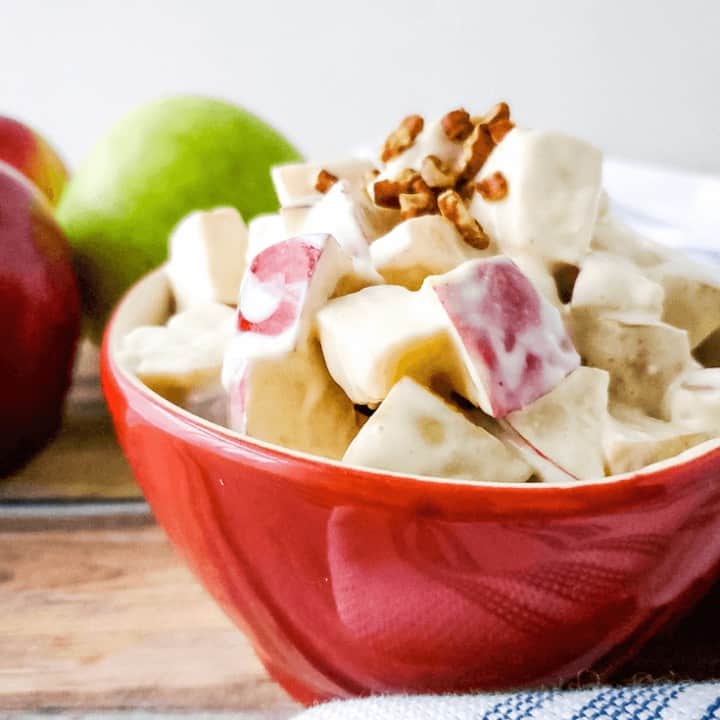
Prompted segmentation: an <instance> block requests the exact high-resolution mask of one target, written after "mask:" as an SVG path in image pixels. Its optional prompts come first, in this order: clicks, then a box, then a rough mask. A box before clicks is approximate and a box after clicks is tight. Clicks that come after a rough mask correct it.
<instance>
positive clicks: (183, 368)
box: [118, 304, 235, 406]
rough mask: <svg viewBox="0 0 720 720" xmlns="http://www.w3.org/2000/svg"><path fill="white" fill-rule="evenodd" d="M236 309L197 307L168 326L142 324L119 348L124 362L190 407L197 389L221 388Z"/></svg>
mask: <svg viewBox="0 0 720 720" xmlns="http://www.w3.org/2000/svg"><path fill="white" fill-rule="evenodd" d="M234 324H235V312H234V310H233V309H232V308H230V307H228V306H227V305H220V304H208V305H196V306H194V307H193V308H192V309H190V310H186V311H184V312H182V313H179V314H178V315H174V316H173V317H171V318H170V320H169V321H168V323H167V325H164V326H163V325H158V326H148V327H139V328H136V329H134V330H132V331H131V332H130V333H128V334H127V335H126V336H125V337H124V338H123V341H122V344H121V346H120V349H119V351H118V358H119V360H120V363H121V364H122V365H123V366H124V367H125V368H127V369H128V370H129V371H130V372H132V373H134V374H135V375H136V376H137V377H138V378H139V379H140V380H141V381H142V382H143V383H144V384H145V385H147V386H148V387H149V388H150V389H151V390H154V391H155V392H157V393H158V394H159V395H162V396H163V397H165V398H167V399H168V400H171V401H172V402H175V403H177V404H179V405H183V406H186V404H187V401H188V398H189V396H190V395H191V394H192V393H198V394H204V395H208V394H215V393H216V391H218V390H220V372H221V369H222V363H223V354H224V352H225V349H226V347H227V345H228V343H229V342H230V339H231V337H232V334H233V329H234Z"/></svg>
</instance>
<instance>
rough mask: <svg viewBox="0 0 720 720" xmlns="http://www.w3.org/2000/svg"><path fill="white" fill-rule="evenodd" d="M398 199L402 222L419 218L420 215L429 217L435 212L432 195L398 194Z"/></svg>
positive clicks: (435, 206)
mask: <svg viewBox="0 0 720 720" xmlns="http://www.w3.org/2000/svg"><path fill="white" fill-rule="evenodd" d="M398 199H399V201H400V216H401V217H402V219H403V220H409V219H410V218H414V217H420V215H431V214H432V213H434V212H436V210H437V205H436V203H435V196H434V195H433V194H432V193H425V192H417V193H400V196H399V198H398Z"/></svg>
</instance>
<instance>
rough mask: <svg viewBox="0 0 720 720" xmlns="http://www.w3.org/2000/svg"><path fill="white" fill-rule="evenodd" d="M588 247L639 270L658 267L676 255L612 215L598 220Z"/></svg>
mask: <svg viewBox="0 0 720 720" xmlns="http://www.w3.org/2000/svg"><path fill="white" fill-rule="evenodd" d="M590 247H591V249H592V250H597V251H600V252H607V253H610V254H612V255H616V256H619V257H623V258H625V259H627V260H630V262H632V263H634V264H635V265H637V266H638V267H641V268H648V267H652V266H653V265H658V264H659V263H662V262H663V261H664V260H667V259H669V258H670V257H671V256H673V255H675V254H676V253H673V251H672V250H670V249H669V248H666V247H664V246H662V245H659V244H658V243H655V242H653V241H652V240H649V239H647V238H645V237H643V236H642V235H640V233H638V232H637V231H636V230H633V228H631V227H630V226H629V225H626V224H625V223H623V222H622V221H621V220H618V219H617V218H616V217H613V216H612V215H607V216H606V217H601V218H599V219H598V222H597V224H596V225H595V228H594V230H593V238H592V242H591V244H590Z"/></svg>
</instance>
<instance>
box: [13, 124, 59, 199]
mask: <svg viewBox="0 0 720 720" xmlns="http://www.w3.org/2000/svg"><path fill="white" fill-rule="evenodd" d="M0 160H3V161H5V162H6V163H7V164H8V165H12V166H13V167H14V168H15V169H16V170H18V171H19V172H21V173H22V174H23V175H24V176H25V177H26V178H28V179H29V180H31V181H32V182H34V183H35V185H37V186H38V187H39V188H40V190H42V192H43V193H44V194H45V196H46V197H47V199H48V200H49V201H50V203H51V204H52V205H53V206H55V205H57V204H58V201H59V200H60V194H61V193H62V190H63V188H64V187H65V183H66V182H67V179H68V172H67V169H66V168H65V165H64V163H63V161H62V160H61V159H60V156H59V155H58V154H57V153H56V152H55V150H53V148H52V146H51V145H50V144H49V143H48V142H47V141H46V140H45V139H44V138H43V137H42V136H41V135H39V134H38V133H37V132H35V131H34V130H32V129H31V128H29V127H28V126H27V125H23V123H21V122H18V121H17V120H13V119H12V118H8V117H0Z"/></svg>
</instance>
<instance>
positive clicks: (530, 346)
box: [421, 257, 580, 417]
mask: <svg viewBox="0 0 720 720" xmlns="http://www.w3.org/2000/svg"><path fill="white" fill-rule="evenodd" d="M421 292H422V293H425V294H427V295H429V296H430V298H431V299H434V301H435V302H437V303H439V305H440V306H441V307H442V310H443V311H444V313H445V315H446V317H447V319H448V324H449V328H450V330H451V336H452V338H453V340H454V345H455V348H456V353H457V355H458V356H459V357H460V358H461V359H462V363H463V365H464V367H465V368H466V370H467V384H466V385H465V386H464V387H461V388H457V390H458V392H460V394H462V395H464V396H465V397H466V398H467V399H468V400H469V401H470V402H471V403H473V404H474V405H476V406H477V407H480V408H481V409H482V410H483V411H485V412H486V413H487V414H488V415H492V416H493V417H504V416H505V415H507V414H508V413H509V412H512V411H513V410H520V409H521V408H523V407H525V406H526V405H529V404H530V403H531V402H533V401H534V400H537V399H538V398H539V397H541V396H542V395H545V394H546V393H548V392H549V391H550V390H552V389H553V388H554V387H555V386H556V385H557V384H558V383H559V382H560V381H561V380H562V379H563V378H564V377H565V376H566V375H568V374H569V373H570V372H572V371H573V370H574V369H575V368H576V367H578V365H579V364H580V358H579V356H578V354H577V352H576V351H575V348H574V347H573V345H572V342H571V340H570V337H569V336H568V333H567V331H566V329H565V326H564V325H563V321H562V318H561V316H560V313H559V312H558V310H557V309H556V308H555V307H553V306H552V305H551V304H550V303H549V302H548V301H547V300H545V299H544V298H543V297H542V296H541V295H540V294H539V293H538V291H537V290H536V289H535V287H534V286H533V284H532V283H531V282H530V280H528V278H527V277H525V275H523V273H522V272H521V271H520V269H519V268H518V267H517V265H515V263H513V262H512V261H511V260H509V259H508V258H506V257H494V258H488V259H482V260H471V261H468V262H466V263H463V264H462V265H460V266H459V267H458V268H456V269H455V270H452V271H451V272H449V273H446V274H445V275H440V276H434V277H430V278H428V279H427V280H426V281H425V283H424V284H423V288H422V290H421Z"/></svg>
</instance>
